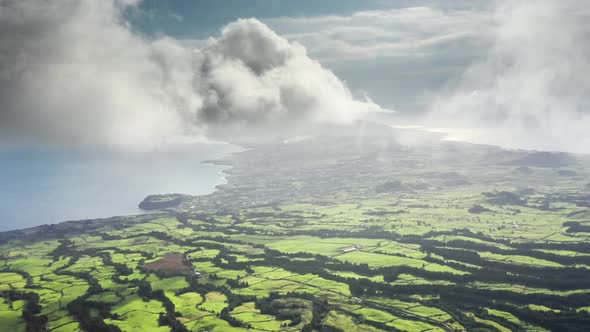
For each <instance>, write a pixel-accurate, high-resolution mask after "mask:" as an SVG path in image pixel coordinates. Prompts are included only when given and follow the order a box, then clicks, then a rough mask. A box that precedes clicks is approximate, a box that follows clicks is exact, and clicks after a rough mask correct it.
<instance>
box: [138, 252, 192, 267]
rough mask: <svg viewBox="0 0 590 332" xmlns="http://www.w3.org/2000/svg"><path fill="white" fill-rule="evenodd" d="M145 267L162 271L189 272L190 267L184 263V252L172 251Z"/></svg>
mask: <svg viewBox="0 0 590 332" xmlns="http://www.w3.org/2000/svg"><path fill="white" fill-rule="evenodd" d="M145 269H146V270H148V271H160V272H187V271H188V267H187V266H186V265H185V263H184V259H183V257H182V254H180V253H170V254H167V255H166V256H164V258H162V259H159V260H157V261H155V262H152V263H149V264H146V265H145Z"/></svg>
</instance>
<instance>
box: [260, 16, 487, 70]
mask: <svg viewBox="0 0 590 332" xmlns="http://www.w3.org/2000/svg"><path fill="white" fill-rule="evenodd" d="M491 21H492V20H491V16H490V15H489V12H487V11H484V10H479V11H474V10H469V11H467V10H450V9H448V10H443V9H438V8H434V7H411V8H400V9H388V10H372V11H360V12H356V13H353V14H352V15H348V16H320V17H296V18H290V17H283V18H274V19H269V20H266V21H265V22H267V23H268V24H270V25H271V26H272V27H273V28H275V29H276V30H278V31H281V32H282V33H285V34H286V37H287V38H289V39H290V40H296V41H298V42H300V43H302V44H303V45H305V46H306V47H307V48H308V49H309V52H310V54H312V55H313V56H315V57H319V58H320V59H322V60H343V59H371V58H379V57H394V56H417V55H418V56H419V55H426V54H431V53H436V52H439V51H440V47H443V46H445V47H460V46H463V45H465V44H466V43H475V44H477V45H485V44H486V42H487V36H488V33H489V28H490V26H491Z"/></svg>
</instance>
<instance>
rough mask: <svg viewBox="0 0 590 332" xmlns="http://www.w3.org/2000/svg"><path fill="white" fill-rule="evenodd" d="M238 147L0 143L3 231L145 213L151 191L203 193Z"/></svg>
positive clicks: (220, 180) (0, 228)
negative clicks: (220, 161)
mask: <svg viewBox="0 0 590 332" xmlns="http://www.w3.org/2000/svg"><path fill="white" fill-rule="evenodd" d="M235 151H238V148H237V147H235V146H232V145H228V144H197V145H190V146H184V147H177V148H174V149H166V150H159V151H150V152H129V151H126V152H105V151H87V150H72V149H69V150H64V149H59V150H56V149H39V148H22V147H20V148H14V147H13V148H2V149H0V231H6V230H12V229H20V228H27V227H33V226H37V225H42V224H53V223H58V222H61V221H66V220H78V219H91V218H103V217H111V216H118V215H130V214H138V213H142V211H141V210H140V209H139V208H137V204H138V203H139V202H140V201H141V200H143V198H145V197H146V196H147V195H149V194H157V193H185V194H192V195H198V194H208V193H210V192H212V191H213V190H214V188H215V186H216V185H218V184H220V183H223V181H224V178H223V173H222V171H223V169H224V168H225V167H224V166H219V165H213V164H209V163H203V161H206V160H211V159H216V158H219V157H222V156H224V155H227V154H228V153H231V152H235Z"/></svg>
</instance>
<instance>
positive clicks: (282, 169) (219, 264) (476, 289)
mask: <svg viewBox="0 0 590 332" xmlns="http://www.w3.org/2000/svg"><path fill="white" fill-rule="evenodd" d="M383 140H384V139H383V138H382V137H381V138H379V140H377V138H375V139H374V140H373V141H372V140H371V139H370V138H367V139H366V140H365V141H363V144H365V145H363V148H362V149H357V148H356V146H357V145H356V144H358V142H357V140H355V139H354V138H342V137H339V138H338V139H336V138H326V139H325V140H324V141H322V142H321V144H320V143H318V144H316V145H317V146H322V148H323V150H322V151H321V152H318V151H317V150H316V149H315V147H314V144H303V143H302V144H301V145H297V144H295V145H293V146H290V145H289V146H287V145H279V146H275V145H271V146H266V145H263V146H254V147H253V148H252V149H250V150H247V151H245V152H242V153H240V154H236V155H234V156H232V157H231V159H230V161H231V164H232V165H233V166H234V167H233V168H231V169H230V170H229V171H228V172H229V183H228V184H227V185H223V186H220V187H219V188H218V190H217V191H216V192H215V193H214V194H211V195H208V196H198V197H189V196H187V197H184V196H182V199H183V201H182V204H180V205H179V206H178V207H177V208H175V209H170V210H165V211H159V212H156V213H153V214H146V215H139V216H129V217H117V218H111V219H106V220H87V221H79V222H67V223H62V224H57V225H46V226H41V227H39V228H35V229H29V230H21V231H15V232H9V233H2V234H0V327H1V328H0V330H2V331H56V332H66V331H72V332H73V331H109V332H113V331H175V332H176V331H301V330H303V331H408V332H419V331H464V330H468V331H588V330H590V313H589V309H588V308H590V244H589V242H588V239H590V185H589V184H588V183H587V182H590V181H587V179H589V178H590V168H589V167H588V165H590V163H589V162H588V160H587V159H584V158H583V157H576V158H577V159H576V160H577V161H576V162H575V163H573V164H564V163H558V164H557V166H555V167H547V166H543V167H538V166H535V165H531V164H521V163H522V162H521V161H522V160H530V158H529V159H523V158H525V157H526V156H529V155H530V154H529V153H528V152H526V153H525V152H517V151H503V150H499V149H495V148H492V147H481V146H471V145H468V146H460V148H457V146H456V145H453V144H454V143H445V144H443V145H441V146H440V147H437V149H434V148H432V149H427V151H422V150H419V149H417V150H412V149H409V148H406V149H405V150H404V149H403V148H400V147H398V146H397V145H394V144H393V143H390V144H389V145H387V144H385V145H383ZM385 142H388V141H387V140H385ZM446 144H449V145H446ZM384 146H385V147H384ZM383 151H385V152H383ZM532 154H533V155H534V153H532ZM270 155H273V156H276V159H273V161H272V162H269V161H268V158H265V156H270ZM449 156H452V157H449ZM547 158H548V157H547ZM556 158H557V157H556ZM560 158H561V157H560ZM276 160H280V161H276ZM490 160H493V162H492V161H490ZM560 160H561V159H560ZM567 160H569V159H567ZM230 161H226V162H230ZM527 162H528V161H527ZM522 167H527V169H528V170H529V171H530V172H529V171H527V172H526V173H527V174H528V175H523V174H524V173H523V171H522ZM562 169H568V170H571V172H561V173H559V172H558V171H559V170H562ZM574 171H575V172H574ZM572 172H573V173H572ZM559 174H565V175H567V176H562V175H559ZM572 174H574V175H572ZM585 181H587V182H585Z"/></svg>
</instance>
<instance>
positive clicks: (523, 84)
mask: <svg viewBox="0 0 590 332" xmlns="http://www.w3.org/2000/svg"><path fill="white" fill-rule="evenodd" d="M589 14H590V6H589V4H588V2H587V1H584V0H563V1H550V0H543V1H535V2H530V1H525V0H519V1H508V0H504V1H497V3H496V10H495V29H494V34H493V36H494V44H493V47H492V49H491V50H490V52H489V54H488V56H487V58H486V59H485V60H484V61H482V62H480V63H477V64H475V65H473V66H471V67H470V68H469V69H468V70H467V71H466V73H465V74H464V75H463V77H462V79H461V80H460V81H459V83H458V84H457V85H454V86H453V87H451V88H450V89H449V90H448V91H444V92H442V93H440V95H439V96H438V98H436V99H435V102H434V103H433V105H432V111H431V113H430V114H429V117H428V119H427V122H428V123H429V124H430V125H432V126H444V127H450V128H455V129H471V132H473V131H475V132H477V133H479V134H478V135H476V137H473V139H474V140H476V141H480V142H485V143H492V144H501V145H505V146H511V147H520V148H535V149H546V150H564V151H574V152H585V153H588V152H590V136H589V135H588V130H590V109H589V106H590V81H588V75H589V74H590V20H589V18H590V15H589Z"/></svg>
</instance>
